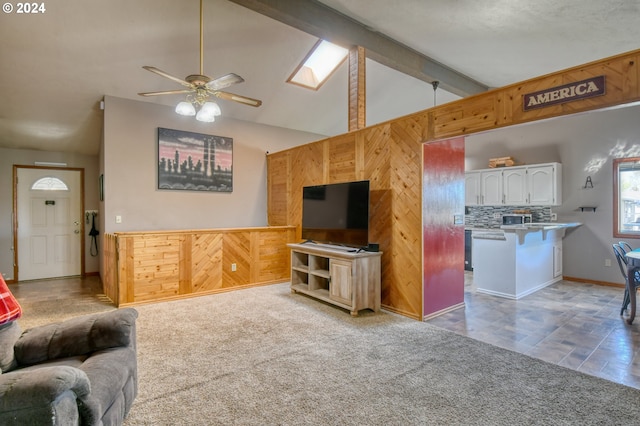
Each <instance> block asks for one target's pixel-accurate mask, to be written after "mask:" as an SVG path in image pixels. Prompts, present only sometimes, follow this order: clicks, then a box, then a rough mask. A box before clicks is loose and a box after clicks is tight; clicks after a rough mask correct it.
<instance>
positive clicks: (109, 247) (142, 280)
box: [103, 226, 295, 306]
mask: <svg viewBox="0 0 640 426" xmlns="http://www.w3.org/2000/svg"><path fill="white" fill-rule="evenodd" d="M294 238H295V227H291V226H283V227H264V228H242V229H213V230H189V231H156V232H123V233H116V234H107V235H106V236H105V243H104V246H105V251H104V253H105V258H104V261H105V262H106V263H105V267H104V271H105V277H103V281H104V287H105V294H106V295H107V296H108V297H109V298H110V299H111V300H112V301H114V303H116V305H118V306H126V305H132V304H137V303H142V302H149V301H157V300H168V299H177V298H184V297H192V296H195V295H204V294H211V293H218V292H221V291H227V290H230V289H235V288H240V287H248V286H255V285H264V284H272V283H277V282H283V281H287V280H289V277H290V273H291V270H290V262H291V259H290V255H289V249H288V248H287V243H290V242H294V241H295V240H294ZM234 263H235V264H236V271H232V270H231V265H232V264H234Z"/></svg>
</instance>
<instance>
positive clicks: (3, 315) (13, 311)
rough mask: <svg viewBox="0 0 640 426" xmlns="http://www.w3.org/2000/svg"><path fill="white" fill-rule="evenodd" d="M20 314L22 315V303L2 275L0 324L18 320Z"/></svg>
mask: <svg viewBox="0 0 640 426" xmlns="http://www.w3.org/2000/svg"><path fill="white" fill-rule="evenodd" d="M20 315H22V308H21V307H20V304H19V303H18V301H17V300H16V298H15V297H13V294H11V292H10V291H9V287H8V286H7V283H5V282H4V279H3V278H2V275H0V325H2V324H5V323H8V322H10V321H13V320H17V319H18V318H20Z"/></svg>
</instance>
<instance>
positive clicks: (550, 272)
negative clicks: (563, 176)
mask: <svg viewBox="0 0 640 426" xmlns="http://www.w3.org/2000/svg"><path fill="white" fill-rule="evenodd" d="M579 225H580V223H555V222H550V223H527V224H522V225H520V226H502V227H501V228H499V229H498V228H495V229H487V230H481V231H480V230H479V231H474V232H473V234H472V238H473V283H474V285H475V287H476V291H478V292H480V293H486V294H491V295H494V296H500V297H506V298H509V299H519V298H521V297H524V296H526V295H528V294H531V293H534V292H536V291H538V290H540V289H542V288H544V287H546V286H548V285H550V284H553V283H555V282H557V281H560V280H561V279H562V239H563V238H564V236H565V232H566V230H567V229H569V228H573V227H576V226H579Z"/></svg>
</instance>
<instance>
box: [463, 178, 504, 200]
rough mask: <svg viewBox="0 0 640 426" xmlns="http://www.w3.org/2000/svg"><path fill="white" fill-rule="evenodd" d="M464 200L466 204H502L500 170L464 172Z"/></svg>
mask: <svg viewBox="0 0 640 426" xmlns="http://www.w3.org/2000/svg"><path fill="white" fill-rule="evenodd" d="M464 200H465V205H466V206H482V205H489V206H491V205H496V204H502V170H495V169H491V170H485V171H477V172H467V173H465V176H464Z"/></svg>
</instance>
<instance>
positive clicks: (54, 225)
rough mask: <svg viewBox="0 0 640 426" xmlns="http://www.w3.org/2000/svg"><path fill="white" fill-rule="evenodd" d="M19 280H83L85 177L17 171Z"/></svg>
mask: <svg viewBox="0 0 640 426" xmlns="http://www.w3.org/2000/svg"><path fill="white" fill-rule="evenodd" d="M17 179H18V182H17V189H16V194H17V214H16V217H17V246H18V247H17V253H18V275H17V278H18V279H19V280H34V279H42V278H55V277H64V276H74V275H80V274H81V268H82V257H81V246H82V244H81V239H82V237H83V236H82V230H83V225H82V219H81V216H82V206H81V197H80V194H81V181H82V179H81V172H80V171H79V170H62V169H43V168H22V167H21V168H18V169H17Z"/></svg>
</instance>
